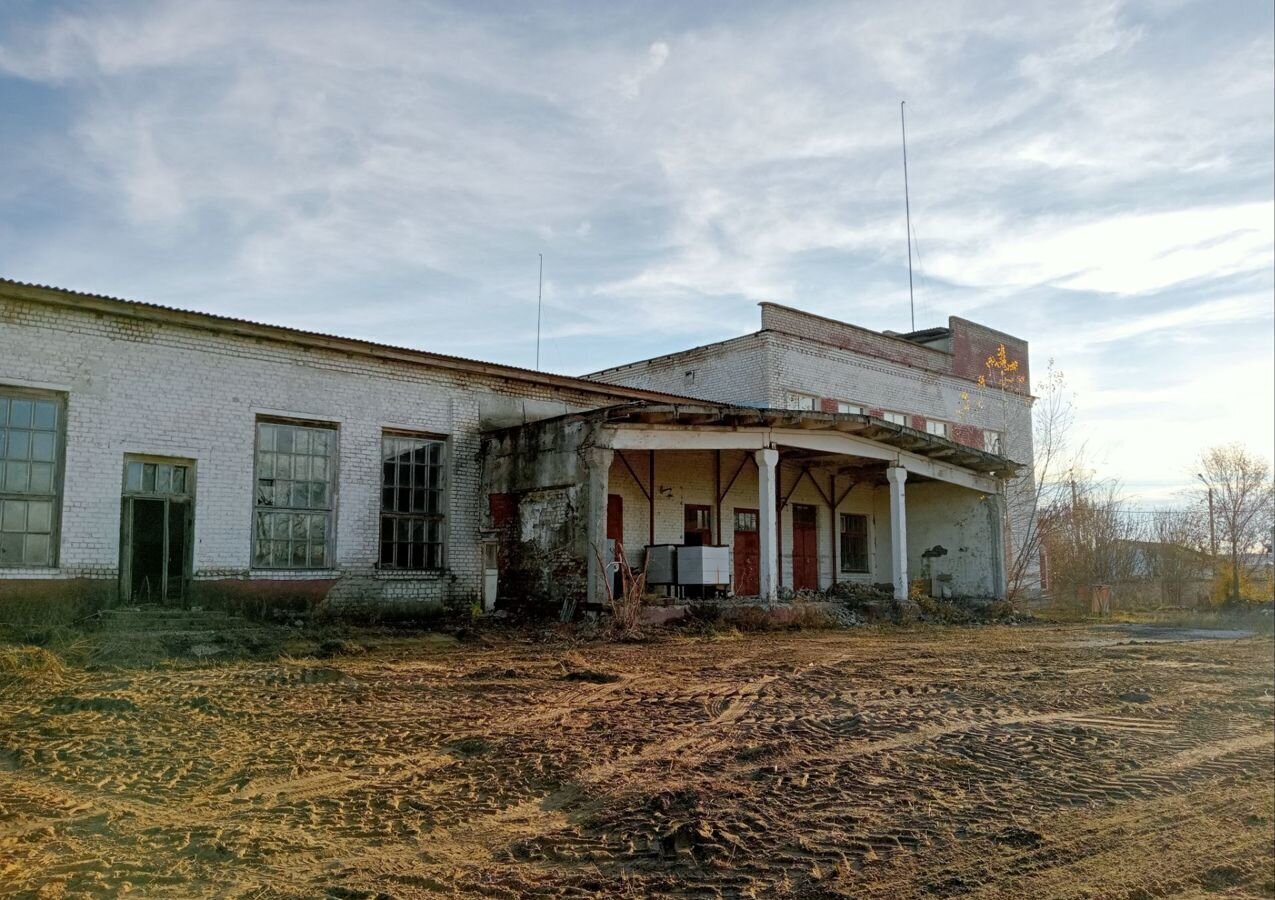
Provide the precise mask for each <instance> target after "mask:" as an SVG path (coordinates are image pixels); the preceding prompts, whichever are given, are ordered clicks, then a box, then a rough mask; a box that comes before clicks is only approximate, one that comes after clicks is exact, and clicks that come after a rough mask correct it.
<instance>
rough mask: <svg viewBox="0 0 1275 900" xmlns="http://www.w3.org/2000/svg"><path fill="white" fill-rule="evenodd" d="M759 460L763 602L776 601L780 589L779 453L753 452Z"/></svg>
mask: <svg viewBox="0 0 1275 900" xmlns="http://www.w3.org/2000/svg"><path fill="white" fill-rule="evenodd" d="M753 458H754V459H756V460H757V544H758V551H759V554H760V556H761V559H760V560H759V562H760V565H759V566H758V582H759V584H758V587H759V589H760V591H761V596H762V599H764V600H774V599H775V595H776V593H777V591H778V588H779V510H778V505H777V504H776V502H775V487H776V482H775V467H776V466H777V465H778V464H779V451H778V450H775V449H774V448H771V447H767V448H765V449H763V450H756V451H754V452H753Z"/></svg>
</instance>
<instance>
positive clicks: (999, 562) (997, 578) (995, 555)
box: [987, 494, 1009, 600]
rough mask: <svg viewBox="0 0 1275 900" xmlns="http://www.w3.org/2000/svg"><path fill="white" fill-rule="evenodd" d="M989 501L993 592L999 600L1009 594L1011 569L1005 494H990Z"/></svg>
mask: <svg viewBox="0 0 1275 900" xmlns="http://www.w3.org/2000/svg"><path fill="white" fill-rule="evenodd" d="M987 503H988V505H989V507H990V512H991V515H990V516H988V518H989V519H990V520H991V521H990V525H991V532H992V593H993V595H994V596H995V597H996V599H997V600H1004V599H1005V598H1007V597H1008V596H1009V586H1008V584H1007V580H1008V579H1007V576H1006V573H1007V572H1008V571H1009V556H1008V551H1009V544H1008V531H1009V527H1008V520H1009V517H1008V516H1007V514H1006V507H1005V495H1004V494H989V495H988V497H987Z"/></svg>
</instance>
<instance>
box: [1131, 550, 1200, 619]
mask: <svg viewBox="0 0 1275 900" xmlns="http://www.w3.org/2000/svg"><path fill="white" fill-rule="evenodd" d="M1121 543H1122V544H1123V545H1124V547H1125V549H1126V552H1128V554H1129V569H1130V573H1131V578H1130V579H1129V581H1128V582H1126V583H1125V584H1124V585H1122V587H1121V590H1120V593H1121V594H1123V595H1124V599H1126V600H1127V601H1128V602H1130V603H1132V602H1135V601H1142V602H1144V603H1145V602H1154V603H1156V604H1159V605H1164V606H1205V605H1207V604H1208V603H1209V599H1210V594H1211V591H1212V586H1213V571H1214V569H1213V560H1212V559H1211V558H1210V557H1209V555H1208V554H1207V553H1201V552H1200V551H1199V550H1195V549H1192V548H1191V547H1186V546H1184V545H1182V544H1174V543H1167V542H1164V541H1122V542H1121Z"/></svg>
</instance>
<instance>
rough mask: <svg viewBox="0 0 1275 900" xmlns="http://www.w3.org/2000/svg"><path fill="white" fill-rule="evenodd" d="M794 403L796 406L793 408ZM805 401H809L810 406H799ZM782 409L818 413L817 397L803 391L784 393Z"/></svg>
mask: <svg viewBox="0 0 1275 900" xmlns="http://www.w3.org/2000/svg"><path fill="white" fill-rule="evenodd" d="M794 401H796V403H797V404H798V405H796V406H794V405H793V402H794ZM805 401H810V405H809V406H802V405H800V404H801V403H804V402H805ZM784 408H785V409H792V410H796V411H798V412H818V411H819V397H818V395H816V394H807V393H805V392H804V391H785V392H784Z"/></svg>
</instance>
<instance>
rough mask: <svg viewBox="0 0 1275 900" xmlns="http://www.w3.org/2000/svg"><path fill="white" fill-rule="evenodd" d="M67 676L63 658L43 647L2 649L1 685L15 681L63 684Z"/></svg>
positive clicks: (0, 651) (0, 665) (0, 649)
mask: <svg viewBox="0 0 1275 900" xmlns="http://www.w3.org/2000/svg"><path fill="white" fill-rule="evenodd" d="M65 676H66V666H65V665H64V664H63V662H62V658H61V657H60V656H58V655H57V654H56V653H53V652H52V651H49V650H46V649H45V648H43V647H0V684H3V683H5V682H13V681H19V682H22V681H32V680H35V681H42V682H45V683H49V684H53V683H61V682H62V680H63V679H64V678H65Z"/></svg>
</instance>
